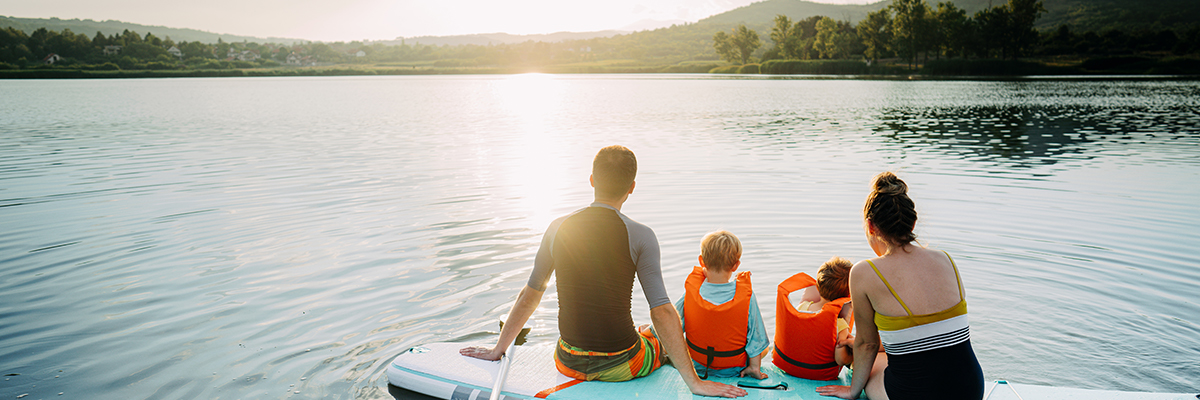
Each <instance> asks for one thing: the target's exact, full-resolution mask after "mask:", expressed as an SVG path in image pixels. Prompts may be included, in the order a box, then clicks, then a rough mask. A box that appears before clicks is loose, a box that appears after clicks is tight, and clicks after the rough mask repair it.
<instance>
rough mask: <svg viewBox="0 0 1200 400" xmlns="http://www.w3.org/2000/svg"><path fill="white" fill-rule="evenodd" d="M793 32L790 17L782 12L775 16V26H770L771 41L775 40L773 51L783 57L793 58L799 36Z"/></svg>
mask: <svg viewBox="0 0 1200 400" xmlns="http://www.w3.org/2000/svg"><path fill="white" fill-rule="evenodd" d="M794 33H795V32H794V30H793V28H792V19H791V18H788V16H786V15H783V14H779V15H776V16H775V26H774V27H772V28H771V41H773V42H775V51H776V52H778V53H779V54H780V55H782V56H783V58H785V59H789V58H793V56H794V55H795V54H796V47H797V46H798V45H799V41H798V39H799V38H798V37H796V36H795V34H794Z"/></svg>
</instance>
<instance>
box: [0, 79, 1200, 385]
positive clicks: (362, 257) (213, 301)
mask: <svg viewBox="0 0 1200 400" xmlns="http://www.w3.org/2000/svg"><path fill="white" fill-rule="evenodd" d="M609 144H623V145H626V146H628V147H630V148H631V149H633V150H634V151H635V152H636V153H637V156H638V161H639V163H640V166H639V175H638V179H637V182H638V185H637V189H636V191H635V192H634V194H633V195H632V196H631V198H630V200H629V201H628V203H626V206H625V208H624V212H625V213H626V214H627V215H629V216H630V217H632V218H633V219H635V220H638V221H640V222H643V223H646V224H647V225H649V226H651V227H652V228H654V229H655V231H656V233H657V234H658V238H659V241H660V242H661V246H662V254H663V255H662V262H663V270H664V275H665V278H666V282H667V286H668V288H669V293H670V295H671V296H672V299H675V298H677V297H678V296H680V295H682V293H683V280H684V277H685V276H686V274H687V273H688V272H689V271H690V269H691V267H692V265H693V264H694V263H695V261H696V255H697V254H699V240H700V238H701V237H702V236H703V235H704V234H705V233H706V232H709V231H712V230H715V229H728V230H730V231H732V232H734V233H735V234H737V235H738V236H740V237H741V239H742V241H743V243H744V245H745V254H744V256H743V259H742V260H743V263H742V265H743V267H742V268H743V269H745V270H748V271H753V272H754V282H755V289H756V290H757V291H758V292H759V296H758V298H759V302H760V304H759V306H760V307H761V308H762V311H763V316H764V318H766V322H767V323H766V326H767V327H768V330H771V331H772V334H773V329H774V318H775V301H774V293H775V285H777V284H778V283H779V282H780V281H782V280H783V279H784V278H786V277H788V276H790V275H792V274H794V273H796V272H801V271H805V272H808V273H810V274H815V272H816V269H817V267H818V266H819V265H820V264H821V263H822V262H824V261H825V260H826V259H828V258H829V257H831V256H834V255H837V256H842V257H846V258H849V259H852V260H856V261H857V260H861V259H863V258H867V257H869V256H872V253H871V250H870V248H869V247H868V246H867V244H866V240H865V238H864V235H863V232H862V216H861V213H862V204H863V201H864V199H865V197H866V195H867V192H868V189H869V188H868V183H869V182H870V180H871V178H872V176H874V175H875V174H877V173H879V172H881V171H885V170H891V171H895V172H897V173H898V174H899V175H900V176H901V178H903V179H905V180H906V181H908V183H909V185H910V194H911V196H912V197H913V198H914V200H915V202H916V204H917V208H918V211H919V213H920V220H919V222H918V229H917V233H918V235H919V237H920V240H921V243H923V244H925V245H928V246H930V247H932V248H937V249H941V250H946V251H948V252H949V253H950V254H951V255H953V256H954V257H955V259H956V261H957V262H958V265H959V267H960V269H961V271H962V277H963V281H964V283H965V285H966V290H967V297H968V303H969V304H970V311H971V325H972V327H971V328H972V329H971V331H972V341H973V344H974V346H975V350H976V352H977V354H978V356H979V358H980V361H981V363H982V365H983V370H984V374H985V375H986V377H987V379H989V380H994V379H1007V380H1010V381H1014V382H1019V383H1032V384H1048V385H1060V386H1073V387H1084V388H1094V389H1117V390H1140V391H1162V392H1196V391H1197V390H1200V384H1198V380H1197V377H1200V364H1198V363H1197V360H1200V305H1198V304H1197V303H1198V300H1200V295H1198V293H1200V291H1198V290H1197V288H1198V287H1200V268H1197V266H1198V265H1200V255H1197V252H1196V248H1197V247H1200V229H1197V227H1198V226H1200V201H1197V198H1200V82H1197V81H1051V80H1047V81H1018V82H973V81H954V82H945V81H943V82H925V81H859V80H804V79H797V80H789V79H729V78H721V77H713V76H703V75H701V76H690V75H611V76H609V75H584V76H571V75H562V76H547V75H519V76H422V77H338V78H262V79H257V78H233V79H144V80H61V81H53V80H51V81H11V80H10V81H0V373H3V374H5V375H6V376H5V380H4V381H2V382H0V398H14V397H16V396H19V395H21V394H29V397H28V398H31V399H37V398H51V397H56V396H57V395H58V394H59V393H63V396H66V397H68V398H83V397H96V398H199V399H215V398H229V399H236V398H296V399H303V398H313V399H317V398H320V399H326V398H389V394H388V389H387V377H386V376H385V375H384V370H385V368H386V365H387V363H388V361H390V360H391V358H392V357H393V356H395V355H396V354H398V353H399V352H401V351H403V350H405V349H406V348H408V347H409V346H413V345H416V344H420V343H425V342H432V341H448V340H456V341H490V340H494V334H495V331H496V330H497V326H496V321H497V320H498V318H500V316H501V315H503V314H505V313H507V312H508V309H509V307H511V304H512V302H513V300H515V297H516V295H517V292H518V291H519V290H520V288H521V287H522V286H523V285H524V284H525V281H526V279H527V277H528V274H529V272H530V270H531V269H532V259H533V256H534V253H535V252H536V250H537V244H538V242H539V240H540V238H541V234H542V232H543V231H544V229H545V228H546V226H547V225H548V224H549V223H550V221H551V220H553V219H554V218H556V217H557V216H560V215H562V214H564V213H567V212H570V211H572V210H574V209H577V208H579V207H582V206H585V205H587V204H588V203H589V202H590V201H591V188H590V187H589V186H588V174H589V171H590V167H591V157H592V156H593V155H594V154H595V152H596V150H598V149H599V148H601V147H603V146H605V145H609ZM633 304H634V320H635V321H636V322H638V323H648V322H649V320H650V319H649V310H648V308H647V305H646V303H645V300H644V297H643V296H642V293H641V289H640V287H638V286H635V293H634V301H633ZM556 318H557V302H556V300H555V294H554V289H553V286H552V287H551V289H550V291H548V292H547V296H546V298H545V299H543V302H542V307H541V308H540V309H539V310H538V311H537V312H536V313H535V314H534V316H533V321H534V325H535V329H534V332H533V335H532V336H531V340H532V341H535V342H550V341H553V340H555V339H556V337H557V332H556Z"/></svg>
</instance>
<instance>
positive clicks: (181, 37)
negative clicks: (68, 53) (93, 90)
mask: <svg viewBox="0 0 1200 400" xmlns="http://www.w3.org/2000/svg"><path fill="white" fill-rule="evenodd" d="M8 27H11V28H13V29H16V30H19V31H22V32H25V34H27V35H28V34H32V33H33V31H35V30H37V29H38V28H46V29H47V30H51V31H56V32H62V31H63V30H68V29H69V30H71V31H72V32H75V33H82V34H86V35H88V36H92V35H95V34H96V32H100V33H101V34H103V35H104V36H111V35H121V34H122V33H124V32H125V31H127V30H128V31H134V32H142V33H153V34H154V36H157V37H160V38H166V37H170V38H171V40H174V41H177V42H201V43H216V42H217V39H221V40H223V41H226V42H243V41H245V42H259V43H266V42H273V43H282V44H292V43H301V42H304V40H302V39H288V38H278V37H269V38H260V37H252V36H240V35H230V34H221V33H212V32H205V31H200V30H195V29H183V28H168V27H165V26H150V25H141V24H134V23H129V22H121V21H113V20H108V21H93V20H90V19H58V18H16V17H6V16H2V15H0V28H8Z"/></svg>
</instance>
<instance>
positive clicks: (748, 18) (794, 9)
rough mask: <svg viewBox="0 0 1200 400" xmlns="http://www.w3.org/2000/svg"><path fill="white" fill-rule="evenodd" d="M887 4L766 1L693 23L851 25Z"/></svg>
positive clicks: (886, 2)
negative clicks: (818, 19)
mask: <svg viewBox="0 0 1200 400" xmlns="http://www.w3.org/2000/svg"><path fill="white" fill-rule="evenodd" d="M927 1H928V0H927ZM985 1H986V0H985ZM888 4H891V1H890V0H887V1H880V2H876V3H871V4H865V5H857V4H825V3H814V2H811V1H804V0H767V1H761V2H758V3H754V4H750V5H748V6H742V7H738V8H736V9H733V10H729V11H726V12H723V13H720V14H717V15H714V16H711V17H708V18H705V19H702V20H700V21H698V22H696V23H697V24H706V25H737V24H746V26H751V25H763V24H771V23H772V21H773V20H774V19H775V16H776V15H780V14H782V15H786V16H788V17H790V18H791V19H792V20H793V21H796V20H800V19H804V18H808V17H811V16H814V15H823V16H826V17H830V18H833V19H836V20H841V21H844V20H849V21H850V22H853V23H858V21H859V20H861V19H863V18H864V17H866V16H867V13H869V12H871V11H875V10H878V9H881V8H884V7H887V6H888Z"/></svg>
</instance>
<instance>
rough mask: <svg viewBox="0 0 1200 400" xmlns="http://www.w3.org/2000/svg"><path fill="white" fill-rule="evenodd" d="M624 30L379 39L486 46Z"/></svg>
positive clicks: (607, 34)
mask: <svg viewBox="0 0 1200 400" xmlns="http://www.w3.org/2000/svg"><path fill="white" fill-rule="evenodd" d="M626 33H629V32H626V31H615V30H609V31H596V32H557V33H548V34H542V35H510V34H507V33H480V34H474V35H455V36H416V37H405V38H397V39H396V40H384V41H380V42H382V43H385V44H400V43H401V42H403V43H404V44H408V45H415V44H418V43H419V44H423V45H433V46H441V45H446V46H459V45H466V44H471V45H479V46H486V45H489V44H515V43H524V42H528V41H534V42H547V43H554V42H562V41H567V40H587V39H594V38H606V37H613V36H616V35H621V34H626Z"/></svg>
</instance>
